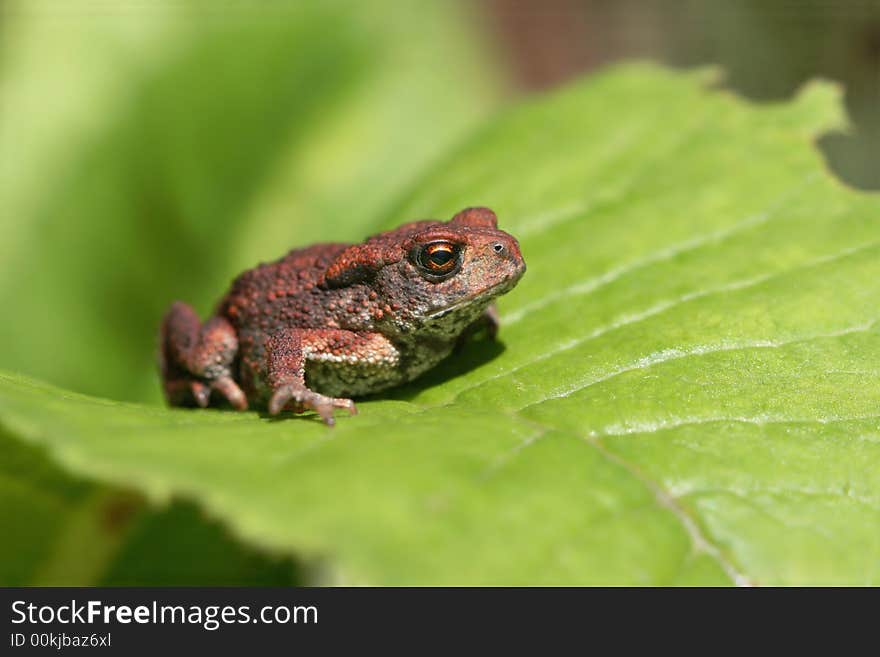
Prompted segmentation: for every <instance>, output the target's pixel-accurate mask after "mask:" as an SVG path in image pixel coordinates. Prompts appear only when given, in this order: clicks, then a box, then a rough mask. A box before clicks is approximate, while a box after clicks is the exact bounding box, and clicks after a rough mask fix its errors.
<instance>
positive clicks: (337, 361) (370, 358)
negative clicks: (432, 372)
mask: <svg viewBox="0 0 880 657" xmlns="http://www.w3.org/2000/svg"><path fill="white" fill-rule="evenodd" d="M396 358H397V351H396V349H395V348H394V346H393V345H392V344H391V343H390V342H389V341H388V340H387V338H385V337H384V336H383V335H381V334H379V333H355V332H352V331H345V330H340V329H297V328H287V329H281V330H278V331H276V332H274V333H273V334H272V335H271V336H269V338H268V339H267V340H266V381H267V383H268V384H269V388H270V390H271V397H270V399H269V404H268V409H269V412H270V413H271V414H273V415H276V414H278V413H280V412H281V411H282V410H283V409H284V408H289V409H291V410H293V411H294V412H297V413H299V412H303V411H305V410H313V411H315V412H316V413H318V415H320V416H321V419H323V420H324V422H325V423H327V424H328V425H330V426H332V425H333V424H334V419H333V412H334V410H335V409H337V408H344V409H346V410H348V412H349V413H350V414H351V415H354V414H355V413H357V409H356V408H355V405H354V402H353V401H352V400H351V399H345V398H337V397H330V396H327V395H322V394H320V393H318V392H315V391H314V390H310V389H309V388H308V387H306V382H305V377H306V367H307V364H308V363H309V362H313V363H316V362H323V363H333V364H334V366H335V367H338V368H346V367H348V368H357V367H358V365H359V364H363V363H379V362H382V361H390V360H394V361H395V362H396Z"/></svg>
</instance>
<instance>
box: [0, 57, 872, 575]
mask: <svg viewBox="0 0 880 657" xmlns="http://www.w3.org/2000/svg"><path fill="white" fill-rule="evenodd" d="M706 82H707V76H706V74H704V73H699V74H676V73H671V72H667V71H664V70H659V69H656V68H654V67H651V66H646V65H636V66H629V67H624V68H618V69H615V70H612V71H610V72H607V73H605V74H602V75H599V76H595V77H592V78H590V79H589V80H586V81H584V82H583V83H581V84H578V85H575V86H573V87H570V88H568V89H565V90H563V91H561V92H559V93H556V94H553V95H550V96H547V97H543V98H538V99H535V100H533V101H531V102H528V103H526V104H524V105H522V106H520V107H517V108H514V109H513V110H512V111H510V112H507V113H506V114H504V115H501V116H499V117H497V118H496V119H495V120H494V121H493V122H492V123H491V124H489V125H488V126H487V127H486V128H485V129H484V130H482V131H481V132H479V133H478V134H476V135H475V136H474V137H473V138H472V139H471V140H470V141H469V142H467V143H466V144H465V145H464V146H463V147H462V148H461V149H460V150H459V151H458V152H456V153H453V154H451V155H450V156H448V157H447V158H446V160H445V161H444V162H442V163H441V164H440V165H439V166H437V167H436V169H435V171H434V172H433V173H432V174H430V175H427V176H426V177H424V178H423V179H422V180H421V181H420V182H419V183H418V184H417V185H416V186H415V187H414V192H413V194H412V195H411V197H410V198H408V199H407V200H406V201H405V202H404V203H402V204H400V205H399V206H398V208H397V209H396V210H395V211H394V212H390V213H388V214H387V215H386V216H385V220H384V225H391V224H394V223H396V222H398V221H399V220H401V219H403V218H407V217H414V216H439V217H445V216H449V215H450V214H451V213H452V212H453V211H455V210H457V209H460V208H461V207H463V206H465V205H476V204H486V205H489V206H492V207H493V208H495V209H496V210H497V211H498V214H499V216H500V218H501V223H502V227H504V228H506V229H508V230H510V231H511V232H512V233H513V234H515V235H517V236H518V237H520V238H521V243H522V247H523V253H524V255H525V258H526V260H527V262H528V265H529V272H528V274H527V275H526V277H525V278H524V279H523V281H522V282H521V284H520V286H519V287H518V288H517V289H516V290H515V291H513V292H512V293H511V294H510V295H509V296H508V297H505V298H504V299H502V301H501V304H500V305H501V310H502V317H503V326H502V331H501V340H502V343H503V347H500V346H497V345H493V344H491V343H486V342H476V343H472V344H470V345H469V346H468V347H467V348H466V349H465V351H464V352H463V353H462V354H460V355H459V356H458V357H456V358H453V359H450V360H449V361H447V362H446V363H444V364H443V365H441V366H440V367H439V368H437V370H436V371H434V372H432V373H430V374H429V375H428V376H426V377H425V378H424V379H422V380H420V381H418V382H416V383H415V384H413V385H410V386H407V387H404V388H401V389H399V390H397V391H395V392H394V393H392V394H391V395H386V396H383V397H382V398H381V399H376V400H372V401H367V402H365V403H363V404H362V405H361V414H360V415H359V416H357V417H355V418H340V421H339V424H338V426H337V427H336V429H335V430H332V431H331V430H328V429H326V428H325V427H323V426H322V425H320V424H319V423H318V422H316V421H314V419H313V418H312V419H308V418H303V419H284V420H281V421H276V420H272V419H267V418H262V417H260V416H259V415H256V414H253V413H246V414H236V413H231V412H222V411H212V410H209V411H186V410H165V409H161V408H158V407H156V406H146V405H137V404H126V403H119V402H111V401H106V400H100V399H95V398H92V397H87V396H82V395H79V394H74V393H70V392H65V391H62V390H59V389H57V388H54V387H51V386H49V385H46V384H42V383H39V382H36V381H34V380H31V379H28V378H24V377H21V376H16V375H2V376H0V422H2V425H3V426H4V427H5V428H6V430H7V431H8V432H9V433H10V434H11V435H14V436H18V437H21V438H23V439H25V440H28V441H32V442H34V443H37V444H40V445H44V446H45V447H46V449H47V450H48V451H49V453H51V454H52V455H53V457H54V458H55V459H56V460H57V461H58V462H59V463H60V464H62V465H63V466H64V467H65V468H66V469H69V470H70V471H73V472H76V473H79V474H80V475H81V476H88V477H92V478H95V479H97V480H99V481H102V482H110V483H114V484H117V485H126V486H130V487H134V488H136V489H137V490H139V491H141V492H143V493H144V494H146V495H147V496H148V497H149V498H150V499H153V500H156V501H160V500H164V499H168V498H169V497H170V496H172V495H179V496H184V497H185V498H187V499H192V500H195V501H196V502H198V503H199V504H200V505H201V506H202V507H204V508H205V509H207V510H208V511H209V512H210V513H211V514H212V515H215V516H217V517H219V518H222V519H223V520H225V522H226V523H228V525H229V526H230V527H231V528H232V529H233V530H234V531H235V532H236V533H237V535H239V536H240V537H242V538H243V539H245V540H247V541H250V542H252V543H253V544H254V545H258V546H263V547H267V548H272V549H274V550H280V551H285V552H289V553H292V554H296V555H300V556H301V557H303V558H305V559H306V560H313V559H317V558H321V559H326V560H327V561H328V562H329V563H330V564H331V566H332V568H333V569H334V572H335V573H336V575H335V576H336V577H337V578H338V581H345V582H355V583H363V582H366V583H380V584H479V583H497V584H517V583H525V584H541V583H551V584H586V583H590V584H592V583H604V584H624V583H635V584H724V583H736V584H747V583H757V584H807V583H810V584H815V583H823V584H828V583H834V584H845V583H848V584H877V583H878V582H880V467H878V466H880V421H878V416H880V413H878V411H877V409H878V405H880V370H878V367H877V365H876V355H877V354H878V353H880V332H878V329H877V328H876V324H875V323H876V320H877V317H878V308H880V258H878V255H880V253H878V252H880V224H878V221H880V198H878V197H877V196H871V195H864V194H859V193H856V192H854V191H853V190H850V189H847V188H845V187H842V186H841V185H840V184H839V183H838V182H837V181H836V180H835V179H833V178H832V177H831V176H829V175H828V174H827V173H826V172H825V170H824V168H823V164H822V162H821V159H820V156H819V155H818V153H817V151H816V149H815V148H814V146H813V143H812V142H813V141H814V140H815V138H816V137H817V136H818V135H819V134H821V133H822V132H823V131H824V130H827V129H828V128H830V127H836V126H839V125H840V124H841V123H842V114H841V109H840V102H839V94H838V91H837V90H836V89H834V88H833V87H831V86H830V85H827V84H820V83H817V84H812V85H810V86H808V87H806V88H805V89H804V90H802V92H801V93H800V94H799V95H798V96H797V98H795V99H794V100H793V101H792V102H790V103H786V104H774V105H764V106H753V105H750V104H748V103H745V102H743V101H741V100H739V99H737V98H734V97H732V96H731V95H729V94H726V93H722V92H717V91H711V90H707V88H706ZM360 236H361V235H359V234H354V233H352V234H346V235H345V237H347V238H350V239H357V238H358V237H360ZM340 237H342V236H341V235H340Z"/></svg>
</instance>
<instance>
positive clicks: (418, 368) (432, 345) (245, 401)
mask: <svg viewBox="0 0 880 657" xmlns="http://www.w3.org/2000/svg"><path fill="white" fill-rule="evenodd" d="M525 270H526V265H525V262H524V261H523V257H522V254H521V253H520V249H519V245H518V243H517V241H516V239H514V238H513V237H512V236H511V235H509V234H507V233H505V232H503V231H501V230H499V229H498V227H497V219H496V216H495V213H494V212H492V211H491V210H489V209H488V208H467V209H465V210H462V211H461V212H459V213H458V214H456V215H455V216H454V217H453V218H452V219H451V220H449V221H448V222H442V221H415V222H412V223H407V224H404V225H402V226H400V227H398V228H396V229H394V230H390V231H387V232H384V233H380V234H378V235H375V236H373V237H370V238H368V239H367V240H365V241H364V242H362V243H360V244H318V245H314V246H310V247H308V248H303V249H296V250H293V251H291V252H290V253H288V254H287V255H286V256H284V257H283V258H281V259H280V260H278V261H276V262H272V263H269V264H261V265H259V266H258V267H255V268H254V269H250V270H248V271H245V272H244V273H243V274H241V275H240V276H238V278H236V279H235V281H234V282H233V283H232V287H231V289H230V290H229V292H228V293H227V294H226V296H225V297H224V298H223V299H222V300H221V301H220V303H219V305H218V306H217V310H216V312H215V314H214V316H213V317H211V318H210V319H208V320H207V321H205V322H204V323H203V322H201V321H200V320H199V317H198V315H197V314H196V313H195V311H194V310H193V309H192V308H191V307H190V306H188V305H187V304H185V303H182V302H179V301H178V302H175V303H174V304H172V306H171V308H170V309H169V310H168V312H167V313H166V315H165V317H164V319H163V321H162V326H161V331H160V358H159V360H160V369H161V375H162V381H163V387H164V391H165V396H166V398H167V400H168V402H169V403H170V404H171V405H175V406H201V407H206V406H208V405H209V404H211V403H212V401H213V402H216V403H228V404H230V405H231V406H232V407H233V408H235V409H238V410H245V409H247V408H248V407H258V408H264V409H267V410H268V412H269V413H270V414H272V415H275V414H278V413H280V412H281V411H282V410H290V411H293V412H304V411H307V410H312V411H315V412H316V413H317V414H318V415H320V417H321V418H322V419H323V420H324V422H325V423H327V424H328V425H332V424H333V423H334V418H333V415H334V411H335V410H336V409H345V410H347V411H348V412H349V413H351V414H354V413H355V412H356V409H355V405H354V402H353V401H352V399H351V397H358V396H361V395H366V394H371V393H375V392H378V391H381V390H383V389H386V388H388V387H391V386H395V385H398V384H401V383H405V382H408V381H411V380H413V379H415V378H416V377H417V376H419V375H420V374H422V373H423V372H425V371H426V370H428V369H430V368H431V367H433V366H435V365H436V364H437V363H438V362H440V361H441V360H442V359H444V358H446V357H447V356H448V355H449V354H450V353H452V352H453V350H454V348H455V347H456V345H457V344H459V343H460V342H461V341H462V340H464V339H466V337H467V336H469V335H471V334H473V333H474V332H476V331H478V330H481V329H486V330H487V331H488V333H489V335H491V336H492V337H494V335H495V333H496V332H497V328H498V320H497V314H496V312H495V307H494V305H493V300H494V299H495V298H496V297H498V296H500V295H502V294H505V293H506V292H508V291H510V290H511V289H512V288H513V287H514V286H515V285H516V284H517V282H518V281H519V279H520V278H521V277H522V275H523V273H524V272H525Z"/></svg>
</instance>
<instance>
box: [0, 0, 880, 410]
mask: <svg viewBox="0 0 880 657" xmlns="http://www.w3.org/2000/svg"><path fill="white" fill-rule="evenodd" d="M0 12H2V13H0V21H2V23H0V43H2V50H0V222H2V223H0V231H2V240H0V307H2V308H3V317H4V321H3V322H0V367H3V368H6V369H10V370H14V371H20V372H23V373H27V374H30V375H33V376H36V377H40V378H43V379H46V380H48V381H50V382H53V383H56V384H58V385H61V386H64V387H68V388H71V389H74V390H77V391H82V392H87V393H91V394H95V395H101V396H107V397H111V398H114V399H123V400H140V401H153V402H158V401H159V399H160V397H159V389H158V385H157V382H156V376H155V372H154V353H153V352H154V341H155V327H156V325H157V323H158V321H159V318H160V317H161V314H162V312H163V310H164V308H165V307H167V305H168V304H169V303H170V302H171V301H172V300H173V299H175V298H181V299H184V300H187V301H189V302H191V303H193V304H194V305H195V306H196V308H197V309H198V310H199V311H200V312H202V313H208V312H210V310H211V305H212V303H214V301H215V300H216V299H217V298H218V297H219V296H220V295H221V294H222V293H223V291H224V289H225V287H226V285H227V283H228V281H229V279H230V278H231V277H232V276H234V275H235V274H236V273H237V272H238V271H240V270H241V269H242V268H245V267H248V266H251V265H253V264H254V263H255V262H257V261H259V260H266V259H271V258H275V257H277V256H279V255H280V254H282V253H283V252H285V251H286V250H287V249H288V248H290V247H293V246H296V245H302V244H307V243H309V242H312V241H316V240H353V239H359V238H361V237H362V236H363V235H364V234H365V233H368V232H369V231H371V230H375V229H376V228H379V227H384V226H387V225H389V224H393V223H395V222H397V221H400V220H403V219H406V218H405V217H395V216H393V212H392V209H393V208H394V207H395V203H396V201H397V199H399V198H400V196H401V195H402V194H404V193H405V190H406V188H407V184H408V182H410V181H412V180H413V179H415V178H416V177H417V176H418V175H419V173H421V172H423V171H425V170H426V169H428V168H430V167H431V166H434V165H435V163H436V162H437V158H438V157H439V156H440V155H441V154H442V153H444V152H446V151H448V150H449V149H450V148H452V147H453V146H454V145H455V143H456V142H457V141H459V140H461V139H463V138H464V136H465V135H466V134H467V132H468V130H469V129H471V128H472V127H474V126H475V125H477V124H478V123H479V122H480V121H481V120H482V119H484V118H485V117H486V116H487V115H488V113H489V112H490V111H492V110H494V109H497V108H498V107H500V106H502V105H504V104H507V103H510V102H512V101H514V100H516V99H517V98H519V97H521V96H522V95H524V94H527V93H529V92H530V91H533V90H538V89H545V88H548V87H552V86H554V85H557V84H561V83H563V82H565V81H566V80H567V79H569V78H571V77H574V76H577V75H580V74H582V73H583V72H585V71H588V70H590V69H592V68H594V67H597V66H601V65H603V64H605V63H607V62H610V61H613V60H616V59H619V58H625V57H632V56H638V57H652V58H657V59H661V60H663V61H666V62H669V63H672V64H675V65H681V66H693V65H697V64H706V63H717V64H719V65H720V66H721V67H722V68H723V69H724V70H726V71H727V72H728V77H727V80H728V83H729V85H730V86H731V87H733V88H734V89H736V90H737V91H739V92H742V93H744V94H746V95H748V96H750V97H753V98H758V99H771V98H781V97H784V96H787V95H790V94H791V93H792V92H793V91H794V89H796V88H797V87H798V86H799V85H800V84H801V83H802V82H803V81H805V80H806V79H808V78H810V77H813V76H816V75H823V76H828V77H832V78H834V79H837V80H840V81H841V82H842V83H844V84H845V85H846V99H847V104H848V108H849V110H850V113H851V115H852V118H853V131H852V132H851V133H849V134H845V135H844V134H835V135H828V136H826V137H825V138H824V139H823V147H824V149H825V151H826V154H827V156H828V158H829V161H830V164H831V166H832V168H833V169H834V170H835V171H837V172H838V173H839V174H840V175H841V176H842V177H843V178H844V179H845V180H847V181H848V182H850V183H851V184H853V185H857V186H862V187H869V188H870V187H875V188H880V166H878V162H877V159H878V153H880V111H878V107H880V3H878V2H865V1H864V0H861V1H851V2H779V1H776V2H768V1H763V2H759V1H757V0H755V1H745V0H741V1H738V2H710V1H706V0H704V1H697V0H668V1H667V0H664V1H663V2H660V1H657V0H624V1H620V2H602V1H598V0H593V1H586V0H552V1H539V0H484V1H482V2H470V3H465V2H451V1H449V0H436V1H428V0H411V1H409V0H384V1H380V2H372V3H369V4H368V5H367V3H357V2H345V1H331V2H244V1H240V0H231V1H224V2H209V1H205V0H164V1H161V0H160V1H156V2H143V1H140V0H130V1H128V2H107V1H105V0H65V1H59V0H54V1H53V0H3V1H2V3H0Z"/></svg>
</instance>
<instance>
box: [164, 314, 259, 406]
mask: <svg viewBox="0 0 880 657" xmlns="http://www.w3.org/2000/svg"><path fill="white" fill-rule="evenodd" d="M159 340H160V345H159V367H160V369H161V371H162V381H163V387H164V389H165V397H166V398H167V399H168V403H169V404H171V405H173V406H191V405H193V403H195V404H197V405H198V406H201V407H203V408H204V407H205V406H207V405H208V403H209V401H210V398H211V391H212V390H216V391H217V392H219V393H220V394H221V395H223V396H224V397H225V398H226V399H227V400H229V403H230V404H232V406H233V407H234V408H236V409H238V410H244V409H246V408H247V398H246V397H245V395H244V393H243V392H242V391H241V388H239V387H238V384H237V383H236V382H235V381H234V380H233V378H232V363H233V361H234V360H235V356H236V354H237V353H238V337H237V336H236V334H235V329H234V328H233V327H232V325H231V324H230V323H229V322H228V321H227V320H226V319H224V318H223V317H212V318H211V319H209V320H208V321H207V322H205V323H204V324H202V323H201V322H200V321H199V317H198V315H196V313H195V311H194V310H193V309H192V308H191V307H190V306H188V305H186V304H185V303H181V302H180V301H176V302H175V303H173V304H172V305H171V308H170V309H169V310H168V312H167V313H166V314H165V318H164V319H163V320H162V329H161V333H160V335H159Z"/></svg>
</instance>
